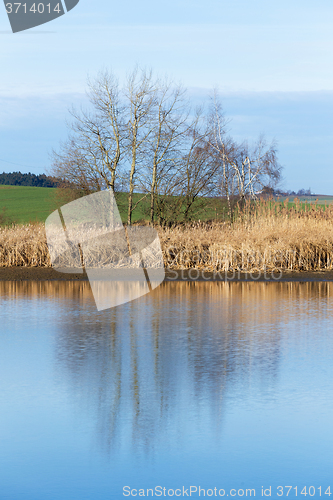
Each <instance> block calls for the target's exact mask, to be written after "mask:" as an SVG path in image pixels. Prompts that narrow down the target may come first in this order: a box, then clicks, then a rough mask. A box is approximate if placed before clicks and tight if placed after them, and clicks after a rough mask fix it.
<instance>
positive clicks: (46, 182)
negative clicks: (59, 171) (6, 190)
mask: <svg viewBox="0 0 333 500" xmlns="http://www.w3.org/2000/svg"><path fill="white" fill-rule="evenodd" d="M58 183H59V181H58V180H57V179H55V178H52V177H48V176H47V175H45V174H39V175H35V174H31V173H30V172H29V173H28V174H22V173H21V172H11V173H5V172H3V173H2V174H0V184H2V185H9V186H35V187H50V188H51V187H57V186H58Z"/></svg>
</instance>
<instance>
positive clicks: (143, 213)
mask: <svg viewBox="0 0 333 500" xmlns="http://www.w3.org/2000/svg"><path fill="white" fill-rule="evenodd" d="M142 196H143V195H142V194H135V195H134V204H135V203H137V201H139V199H140V198H142ZM116 197H117V205H118V208H119V211H120V215H121V218H122V221H123V222H126V220H127V194H126V193H118V194H117V195H116ZM317 198H318V201H317V203H318V205H324V204H325V203H327V204H329V203H332V202H333V196H303V197H301V198H300V201H301V203H302V208H304V207H305V202H307V203H314V202H315V201H316V199H317ZM67 201H68V200H67ZM67 201H66V200H65V199H61V198H59V191H58V190H57V189H56V188H41V187H28V186H2V185H0V224H4V223H5V224H8V223H16V224H26V223H29V222H44V221H45V219H46V218H47V217H48V215H50V213H51V212H53V211H54V210H56V209H57V208H58V207H59V206H61V205H63V204H64V203H66V202H67ZM279 201H281V202H283V201H284V199H283V198H279ZM293 201H294V200H293V197H291V198H289V204H288V205H289V207H290V206H293V205H294V203H293ZM196 204H197V213H196V215H195V219H196V220H199V219H200V220H201V221H206V220H221V219H223V218H224V216H225V215H226V211H227V209H226V203H225V202H223V201H221V200H220V199H217V198H206V199H205V200H203V199H198V200H197V202H196ZM132 220H133V222H139V221H144V220H149V198H148V197H147V198H146V199H145V200H143V201H142V202H141V203H140V204H139V205H138V207H137V208H136V209H135V211H134V213H133V218H132Z"/></svg>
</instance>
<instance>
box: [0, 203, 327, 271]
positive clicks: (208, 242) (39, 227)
mask: <svg viewBox="0 0 333 500" xmlns="http://www.w3.org/2000/svg"><path fill="white" fill-rule="evenodd" d="M332 221H333V205H331V206H327V207H322V206H316V205H315V204H312V205H308V206H307V207H306V209H305V210H304V207H301V206H300V204H298V205H297V204H296V206H295V207H293V208H288V204H287V202H286V203H284V204H281V203H273V202H270V201H263V202H260V203H257V204H255V205H254V204H251V203H247V204H246V205H245V207H244V208H243V209H242V210H241V211H239V213H238V216H237V218H236V220H235V221H234V222H232V223H230V222H225V223H218V222H212V223H209V224H208V223H200V222H197V223H193V224H191V225H187V226H176V227H174V228H170V229H169V228H158V233H159V236H160V239H161V245H162V250H163V256H164V262H165V266H166V267H168V268H171V269H189V268H198V269H202V270H207V271H208V270H210V271H223V272H225V271H235V270H237V271H244V272H246V271H254V270H274V269H281V270H285V271H317V270H318V271H319V270H325V269H333V223H332ZM10 266H26V267H49V266H51V261H50V256H49V252H48V247H47V243H46V236H45V230H44V225H43V224H36V225H35V224H33V225H31V224H29V225H22V226H12V227H2V228H0V267H10Z"/></svg>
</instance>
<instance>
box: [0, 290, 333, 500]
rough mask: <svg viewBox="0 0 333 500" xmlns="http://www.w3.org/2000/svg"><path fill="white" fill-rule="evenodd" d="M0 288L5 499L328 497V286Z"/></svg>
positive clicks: (331, 350) (331, 480) (1, 487)
mask: <svg viewBox="0 0 333 500" xmlns="http://www.w3.org/2000/svg"><path fill="white" fill-rule="evenodd" d="M0 295H1V303H0V308H1V325H0V329H1V335H0V405H1V412H0V498H1V500H107V499H121V498H127V497H128V498H134V495H137V497H139V496H140V497H147V496H148V497H152V496H153V497H157V498H158V497H160V496H161V497H162V498H165V497H166V498H170V497H171V496H172V495H173V496H174V497H176V496H178V497H182V498H188V497H190V496H191V497H192V498H199V487H200V488H201V491H200V498H202V497H204V496H205V497H206V498H207V497H208V496H211V497H214V498H215V497H219V498H221V497H222V496H225V497H227V496H229V497H233V496H235V497H237V498H239V497H241V496H247V497H249V496H250V495H251V496H252V497H253V496H256V497H261V498H263V497H265V496H269V495H270V498H285V497H286V496H287V491H288V489H287V488H286V486H292V489H291V490H290V492H289V497H290V498H296V494H297V496H298V497H300V498H305V495H304V489H303V488H304V487H306V488H307V489H306V490H305V492H306V493H307V495H306V496H307V497H309V496H314V497H315V498H319V497H320V496H321V497H324V498H327V499H329V498H330V495H329V493H331V494H333V472H332V471H333V430H332V429H333V427H332V426H333V362H332V361H333V325H332V312H333V307H332V299H333V283H324V282H321V283H315V282H313V283H214V282H209V283H204V282H200V283H199V282H192V283H183V282H177V283H176V282H167V283H163V284H162V285H161V286H160V287H159V288H157V289H155V290H154V291H153V292H152V293H150V294H148V295H145V296H143V297H141V298H140V299H137V300H134V301H133V302H129V303H127V304H124V305H121V306H118V307H116V308H113V309H110V310H106V311H103V312H97V310H96V307H95V304H94V301H93V298H92V295H91V291H90V288H89V284H88V283H86V282H2V283H0ZM279 486H283V488H284V489H283V490H281V489H279V488H278V487H279ZM329 487H330V490H328V488H329ZM163 488H165V489H163ZM195 488H197V490H195ZM296 488H297V489H296ZM250 490H251V491H250ZM302 490H303V494H302V493H301V491H302ZM204 493H205V495H204ZM282 493H283V494H282Z"/></svg>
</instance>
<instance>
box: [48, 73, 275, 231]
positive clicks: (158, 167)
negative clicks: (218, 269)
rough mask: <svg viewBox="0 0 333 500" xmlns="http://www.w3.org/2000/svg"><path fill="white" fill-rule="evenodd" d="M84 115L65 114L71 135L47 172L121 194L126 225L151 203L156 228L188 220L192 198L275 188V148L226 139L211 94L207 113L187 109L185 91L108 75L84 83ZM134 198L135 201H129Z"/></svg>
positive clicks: (82, 186) (134, 76) (240, 196)
mask: <svg viewBox="0 0 333 500" xmlns="http://www.w3.org/2000/svg"><path fill="white" fill-rule="evenodd" d="M88 99H89V109H88V111H84V110H80V111H79V112H78V111H75V110H72V112H71V114H72V116H73V123H72V126H71V133H70V137H69V138H68V140H67V142H66V143H64V144H63V145H62V147H61V150H60V151H59V152H54V153H53V167H52V174H53V175H54V176H56V177H58V178H61V179H63V181H64V182H65V183H67V184H69V185H71V186H75V187H77V188H78V189H79V190H80V191H81V192H82V193H84V194H89V193H91V192H94V191H96V190H101V189H112V190H113V191H114V192H115V193H117V192H126V193H128V206H127V214H128V215H127V222H128V224H131V221H132V214H133V210H134V209H135V208H136V207H137V205H138V204H139V203H142V202H143V200H144V199H145V203H147V199H149V200H150V213H149V218H150V221H151V222H152V223H154V222H155V221H157V222H159V223H160V224H164V223H167V222H169V221H171V220H172V221H176V220H189V219H190V218H191V217H192V216H193V213H194V210H195V207H198V200H203V198H204V197H207V196H220V197H223V198H224V199H226V200H227V202H228V210H229V212H231V210H232V204H233V203H234V201H235V200H237V201H242V200H244V199H245V198H248V197H251V198H255V197H256V193H257V192H258V191H260V190H261V189H262V187H263V186H268V185H269V186H271V185H274V184H276V183H277V181H278V180H279V178H280V175H281V167H280V166H279V164H278V161H277V155H276V146H275V144H271V145H270V146H268V145H267V144H266V143H265V141H264V139H263V138H262V137H260V138H259V140H258V141H257V142H256V144H255V145H254V147H252V148H250V147H249V146H248V145H247V144H246V143H241V144H239V143H237V142H236V141H234V140H233V139H232V138H230V137H229V136H228V135H227V129H226V126H227V121H226V119H225V117H224V115H223V112H222V108H221V104H220V102H219V99H218V96H217V94H216V93H215V94H214V97H213V99H212V104H211V108H210V110H209V111H208V112H205V111H204V108H201V109H196V110H193V109H192V107H191V105H190V102H189V100H188V98H187V93H186V91H185V90H184V89H183V88H182V87H181V86H174V85H173V84H172V83H170V82H168V81H167V80H161V79H159V78H155V77H154V76H153V74H152V72H151V71H146V70H138V69H135V70H134V71H133V72H132V73H131V74H130V75H129V76H128V78H127V80H126V82H125V84H124V85H123V86H120V85H119V82H118V80H117V79H116V78H115V76H114V75H113V74H112V73H110V72H107V71H105V72H103V73H101V74H100V75H99V76H98V77H97V78H96V79H95V80H94V81H89V82H88ZM134 193H140V196H138V195H136V196H133V195H134Z"/></svg>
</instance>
